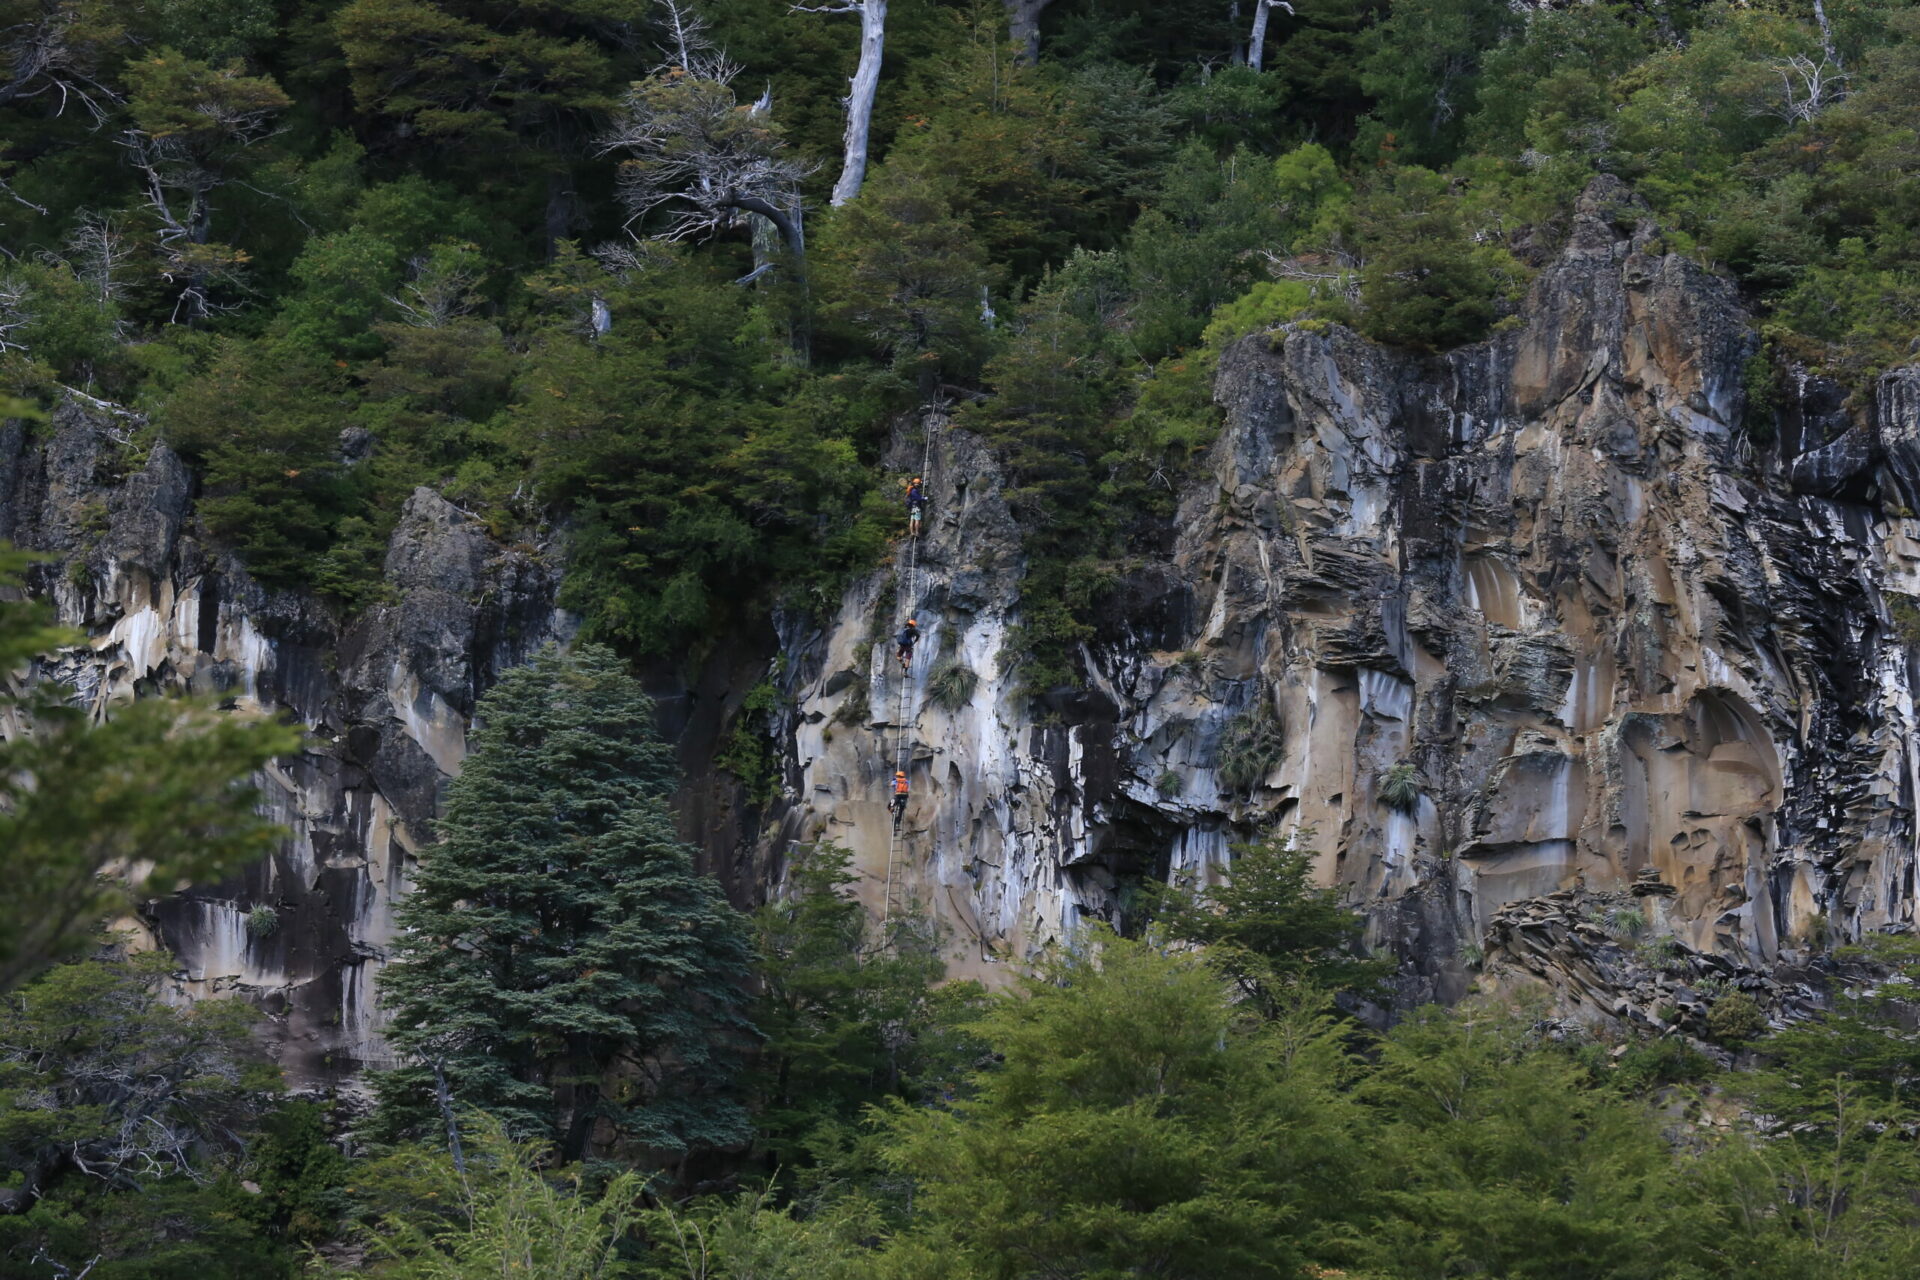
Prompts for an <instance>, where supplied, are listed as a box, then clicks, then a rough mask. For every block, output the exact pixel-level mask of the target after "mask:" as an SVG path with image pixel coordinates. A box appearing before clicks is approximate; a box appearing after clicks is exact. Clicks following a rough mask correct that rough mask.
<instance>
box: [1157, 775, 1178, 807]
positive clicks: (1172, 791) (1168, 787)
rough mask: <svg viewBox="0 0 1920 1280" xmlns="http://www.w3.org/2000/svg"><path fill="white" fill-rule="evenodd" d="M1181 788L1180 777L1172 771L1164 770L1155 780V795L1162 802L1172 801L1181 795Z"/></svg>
mask: <svg viewBox="0 0 1920 1280" xmlns="http://www.w3.org/2000/svg"><path fill="white" fill-rule="evenodd" d="M1180 787H1181V783H1180V775H1179V774H1177V773H1175V772H1174V771H1173V770H1171V769H1166V770H1163V771H1162V772H1161V774H1160V776H1159V777H1157V778H1155V779H1154V780H1153V791H1154V794H1155V795H1157V796H1159V797H1160V798H1161V799H1162V800H1171V799H1173V798H1174V797H1175V796H1177V795H1179V794H1180Z"/></svg>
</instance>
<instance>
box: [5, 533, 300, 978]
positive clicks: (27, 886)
mask: <svg viewBox="0 0 1920 1280" xmlns="http://www.w3.org/2000/svg"><path fill="white" fill-rule="evenodd" d="M28 560H29V557H26V556H24V555H22V554H21V553H20V552H17V551H13V550H12V549H10V548H8V547H5V546H4V545H0V590H3V589H5V588H7V587H8V586H10V585H11V584H12V583H17V582H18V581H19V580H20V575H21V574H22V573H23V572H24V570H25V567H26V564H27V562H28ZM71 638H72V637H70V636H69V634H68V633H66V632H64V631H61V630H58V629H56V628H53V627H49V626H47V625H46V619H45V611H44V610H43V609H41V608H38V607H36V606H33V605H29V604H21V603H14V602H0V664H4V667H6V668H13V667H15V666H16V665H17V664H19V663H20V662H21V661H22V660H24V659H26V658H28V657H30V656H32V655H34V654H37V653H39V652H41V651H42V650H44V649H47V648H49V647H52V646H54V645H58V644H61V643H65V642H67V641H68V640H69V639H71ZM67 692H68V691H67V690H65V689H63V688H61V687H59V686H56V685H51V684H39V685H34V686H31V687H29V688H28V689H27V690H26V691H25V692H24V693H17V694H16V693H11V692H8V691H7V690H5V689H3V688H0V716H6V717H8V718H11V719H15V722H16V723H18V724H20V725H21V726H23V727H24V729H25V730H26V731H25V732H23V733H20V734H19V735H18V736H16V737H13V738H11V739H9V740H7V741H4V742H0V870H4V872H5V874H6V877H7V884H8V890H7V893H6V894H5V895H4V897H0V992H4V991H6V990H8V989H10V988H11V987H13V986H15V985H17V984H18V983H20V982H21V981H23V980H24V979H26V978H29V977H31V976H32V975H33V974H35V973H37V972H39V971H40V970H41V969H43V968H44V967H45V966H46V965H47V964H49V963H50V962H52V961H54V960H57V959H61V958H63V957H66V956H70V955H73V954H75V953H76V952H78V951H80V950H82V949H84V948H85V947H86V946H88V945H89V943H91V941H92V940H93V938H94V936H95V935H96V933H97V932H98V930H99V928H100V925H101V923H102V921H103V920H105V919H106V918H107V917H108V916H109V915H111V914H113V913H114V912H116V911H121V910H125V909H126V908H127V907H128V906H129V905H130V904H131V903H132V902H134V901H136V900H138V899H139V898H141V897H146V896H151V895H155V894H159V893H163V892H169V891H171V890H172V889H174V888H175V887H177V886H178V885H179V884H180V883H181V882H182V881H183V880H188V879H213V878H217V877H219V876H220V875H223V874H225V873H227V872H228V871H231V870H233V869H234V868H236V867H239V866H241V865H243V864H245V863H246V862H248V861H251V860H252V859H254V858H257V857H259V856H261V855H263V854H265V853H267V852H268V851H269V850H271V849H272V848H273V846H274V844H275V842H276V841H277V840H278V838H279V834H280V833H279V829H278V828H277V827H275V826H274V825H273V824H272V823H270V822H268V821H266V820H265V819H264V818H262V817H260V816H259V815H258V814H257V813H256V812H255V808H254V806H255V803H256V802H255V797H254V794H253V792H252V791H251V790H250V789H248V788H247V787H245V786H243V785H242V779H244V778H245V777H246V776H247V775H248V774H250V773H251V772H253V771H254V770H255V769H257V768H259V767H260V766H262V765H264V764H265V763H266V762H267V761H269V760H271V759H273V758H274V757H275V756H278V755H283V754H285V753H287V752H290V751H292V750H294V749H295V748H296V747H297V746H298V745H299V741H300V739H299V735H298V734H297V733H295V732H294V731H293V730H291V729H288V728H285V727H283V726H281V725H277V724H273V723H269V722H266V721H261V720H257V719H250V718H247V717H244V716H242V715H239V714H227V713H222V712H219V711H216V710H215V709H213V708H212V707H211V706H209V705H207V704H205V703H201V702H189V701H180V700H174V699H166V698H152V699H142V700H139V701H135V702H132V703H129V704H127V705H124V706H120V707H117V708H114V710H113V713H112V715H111V716H109V717H108V718H107V719H105V720H104V721H102V722H99V723H94V722H93V721H92V720H91V718H90V717H89V716H88V715H87V713H86V710H85V709H84V708H82V707H77V706H74V705H72V704H70V703H68V702H67V701H66V700H65V695H66V694H67ZM134 866H145V867H146V868H148V870H147V871H146V873H145V874H144V875H141V876H121V875H110V874H103V873H106V872H109V871H110V870H111V869H113V868H115V867H134Z"/></svg>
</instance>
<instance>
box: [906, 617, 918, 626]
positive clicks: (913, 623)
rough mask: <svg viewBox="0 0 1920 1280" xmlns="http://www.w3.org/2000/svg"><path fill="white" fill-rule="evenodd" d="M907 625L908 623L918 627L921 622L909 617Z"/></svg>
mask: <svg viewBox="0 0 1920 1280" xmlns="http://www.w3.org/2000/svg"><path fill="white" fill-rule="evenodd" d="M907 625H908V626H910V627H917V626H919V625H920V624H919V623H917V622H915V621H914V620H913V619H912V618H908V619H907Z"/></svg>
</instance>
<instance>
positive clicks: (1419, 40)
mask: <svg viewBox="0 0 1920 1280" xmlns="http://www.w3.org/2000/svg"><path fill="white" fill-rule="evenodd" d="M1520 21H1521V18H1520V17H1519V15H1518V14H1516V13H1515V11H1514V10H1513V9H1511V8H1510V7H1509V6H1508V5H1506V4H1505V3H1503V2H1502V0H1398V2H1397V3H1395V4H1393V5H1392V6H1391V7H1390V8H1389V10H1388V14H1387V18H1386V20H1385V21H1384V22H1382V23H1380V25H1378V26H1377V27H1374V28H1373V29H1372V31H1371V32H1369V33H1368V35H1367V38H1366V53H1365V60H1364V61H1363V62H1362V63H1361V73H1360V83H1361V85H1362V86H1364V87H1365V89H1366V91H1367V92H1368V93H1369V94H1371V95H1373V97H1374V98H1375V100H1376V104H1375V106H1374V109H1373V117H1374V120H1375V122H1376V124H1375V128H1374V130H1373V137H1372V138H1370V139H1363V144H1364V143H1371V146H1370V147H1369V148H1368V149H1369V150H1372V149H1374V148H1381V149H1390V150H1391V152H1393V153H1395V154H1397V155H1398V156H1399V157H1400V158H1401V159H1404V160H1412V161H1419V162H1422V163H1444V162H1445V161H1448V160H1451V159H1453V158H1454V156H1455V155H1457V154H1458V152H1459V147H1460V144H1461V140H1462V138H1463V137H1464V136H1465V133H1466V127H1467V122H1468V120H1469V119H1470V118H1471V117H1472V116H1473V114H1474V111H1475V110H1476V108H1477V107H1478V106H1479V101H1480V79H1481V74H1482V67H1483V63H1484V60H1485V57H1486V54H1487V51H1488V50H1490V49H1492V48H1493V47H1494V46H1495V45H1497V44H1499V43H1500V40H1501V38H1502V37H1503V36H1504V35H1506V33H1507V32H1508V31H1510V30H1512V29H1513V27H1514V26H1515V25H1516V24H1517V23H1519V22H1520ZM1369 158H1371V157H1369Z"/></svg>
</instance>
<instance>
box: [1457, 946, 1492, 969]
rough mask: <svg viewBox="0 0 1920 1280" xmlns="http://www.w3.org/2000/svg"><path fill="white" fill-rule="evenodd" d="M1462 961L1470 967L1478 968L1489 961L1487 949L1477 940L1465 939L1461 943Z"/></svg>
mask: <svg viewBox="0 0 1920 1280" xmlns="http://www.w3.org/2000/svg"><path fill="white" fill-rule="evenodd" d="M1459 954H1460V963H1462V964H1464V965H1466V966H1467V968H1469V969H1478V968H1479V967H1480V966H1481V965H1483V964H1485V963H1486V962H1487V949H1486V948H1485V947H1483V946H1481V945H1480V944H1479V943H1477V942H1473V941H1463V942H1462V943H1461V944H1460V953H1459Z"/></svg>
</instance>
